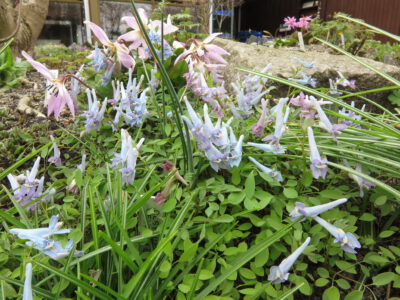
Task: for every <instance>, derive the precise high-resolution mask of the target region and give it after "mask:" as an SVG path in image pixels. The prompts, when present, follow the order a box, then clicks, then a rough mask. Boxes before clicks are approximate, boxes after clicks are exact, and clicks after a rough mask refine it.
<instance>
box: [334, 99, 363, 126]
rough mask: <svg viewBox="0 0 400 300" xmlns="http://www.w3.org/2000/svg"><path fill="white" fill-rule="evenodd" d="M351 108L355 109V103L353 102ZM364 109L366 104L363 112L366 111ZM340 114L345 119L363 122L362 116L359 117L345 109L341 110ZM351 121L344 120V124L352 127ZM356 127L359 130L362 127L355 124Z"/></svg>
mask: <svg viewBox="0 0 400 300" xmlns="http://www.w3.org/2000/svg"><path fill="white" fill-rule="evenodd" d="M351 106H352V107H355V104H354V101H351ZM364 109H365V104H364V105H363V106H362V108H361V111H364ZM339 114H341V115H342V116H344V117H347V118H350V119H351V120H355V121H361V116H359V115H357V114H356V113H355V112H354V111H351V110H346V109H345V108H344V107H343V108H342V109H341V110H339ZM351 120H344V121H343V124H346V125H347V126H351V125H352V124H353V122H352V121H351ZM354 127H356V128H359V127H360V125H359V124H355V126H354Z"/></svg>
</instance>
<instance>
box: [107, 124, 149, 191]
mask: <svg viewBox="0 0 400 300" xmlns="http://www.w3.org/2000/svg"><path fill="white" fill-rule="evenodd" d="M143 142H144V138H142V139H141V140H140V141H139V142H138V143H137V145H136V146H135V147H133V145H132V137H131V136H130V135H129V133H128V132H127V131H126V130H125V129H121V152H120V153H114V158H113V159H111V162H112V167H113V168H114V169H116V170H117V169H118V170H119V171H120V172H121V174H122V182H123V184H132V183H133V182H134V181H135V168H136V160H137V158H138V156H139V149H140V146H141V145H142V144H143Z"/></svg>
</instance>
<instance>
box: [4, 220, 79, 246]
mask: <svg viewBox="0 0 400 300" xmlns="http://www.w3.org/2000/svg"><path fill="white" fill-rule="evenodd" d="M62 225H63V223H62V222H58V215H55V216H52V217H51V219H50V222H49V227H47V228H32V229H22V228H13V229H10V233H11V234H16V235H17V236H18V238H20V239H23V240H29V241H30V242H31V243H32V244H33V245H35V246H36V247H38V248H41V249H42V248H45V247H46V246H47V243H48V239H49V238H50V237H51V236H52V235H55V234H65V233H70V232H71V229H61V227H62Z"/></svg>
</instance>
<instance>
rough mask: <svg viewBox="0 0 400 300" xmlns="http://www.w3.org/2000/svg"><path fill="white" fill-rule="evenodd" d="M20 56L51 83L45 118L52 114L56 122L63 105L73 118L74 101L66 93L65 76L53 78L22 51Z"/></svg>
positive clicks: (47, 70) (45, 68) (44, 68)
mask: <svg viewBox="0 0 400 300" xmlns="http://www.w3.org/2000/svg"><path fill="white" fill-rule="evenodd" d="M22 56H23V57H25V59H26V60H27V61H28V62H29V63H30V64H31V65H32V67H34V68H35V69H36V70H37V71H38V72H39V73H40V74H42V75H43V77H44V78H46V79H47V80H48V81H50V82H51V83H52V85H51V87H50V94H51V96H50V98H49V102H48V106H47V116H50V115H51V114H54V118H55V119H56V120H58V118H59V116H60V113H61V111H62V109H63V108H64V106H65V105H67V106H68V108H69V110H70V111H71V114H72V116H75V105H74V100H73V98H72V97H71V95H70V93H69V92H68V90H67V88H66V86H65V82H66V80H67V78H68V77H67V76H65V75H64V76H59V77H56V76H54V75H53V74H52V73H51V72H50V70H49V69H48V68H47V67H46V66H45V65H43V64H41V63H40V62H38V61H35V60H34V59H33V58H32V57H31V56H30V55H29V54H28V53H26V52H25V51H22Z"/></svg>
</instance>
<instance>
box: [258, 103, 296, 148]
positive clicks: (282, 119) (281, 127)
mask: <svg viewBox="0 0 400 300" xmlns="http://www.w3.org/2000/svg"><path fill="white" fill-rule="evenodd" d="M288 100H289V98H281V99H279V102H278V105H276V106H275V107H273V108H272V109H271V112H273V113H274V114H275V115H276V119H275V127H274V129H275V130H274V134H273V135H268V136H266V137H265V138H263V139H262V141H264V142H265V141H271V142H272V143H276V144H279V140H280V139H281V137H282V136H283V135H284V133H285V132H286V126H285V123H286V122H287V119H288V117H289V113H290V108H289V107H286V112H285V113H283V108H284V107H285V104H286V102H287V101H288Z"/></svg>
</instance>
